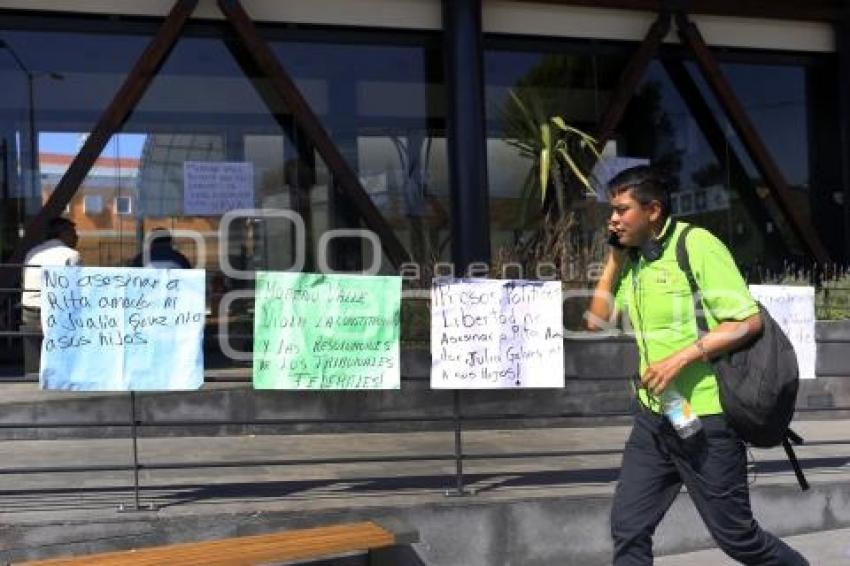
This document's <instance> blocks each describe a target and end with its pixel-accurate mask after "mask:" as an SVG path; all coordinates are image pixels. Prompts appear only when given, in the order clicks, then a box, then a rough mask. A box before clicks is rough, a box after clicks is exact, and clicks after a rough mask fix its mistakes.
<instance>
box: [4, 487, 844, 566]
mask: <svg viewBox="0 0 850 566" xmlns="http://www.w3.org/2000/svg"><path fill="white" fill-rule="evenodd" d="M752 499H753V508H754V510H755V512H756V515H757V517H759V521H760V523H761V524H762V525H763V526H764V527H765V528H767V529H768V530H770V531H772V532H774V533H775V534H777V535H779V536H789V535H794V534H800V533H806V532H813V531H818V530H825V529H836V528H841V527H847V526H850V495H848V493H847V486H846V484H843V483H836V484H821V485H817V486H815V487H814V488H813V489H812V491H811V492H808V493H805V494H803V493H801V492H800V491H799V489H797V488H794V487H790V486H765V487H759V488H756V489H755V490H754V492H753V497H752ZM609 510H610V498H609V497H586V498H583V497H576V498H559V497H543V498H536V499H528V500H512V501H498V500H482V499H476V498H464V499H455V500H451V499H446V500H445V501H443V502H440V503H433V504H424V505H416V506H411V507H408V508H393V507H371V508H369V509H353V510H348V511H342V510H340V511H312V512H310V511H307V512H305V511H300V512H250V511H245V512H240V513H232V514H208V515H193V516H180V517H160V516H157V515H156V514H141V515H132V516H116V517H115V519H113V520H99V521H88V522H45V523H40V524H29V525H18V526H9V525H5V526H2V527H0V559H3V560H22V559H27V558H28V559H32V558H45V557H51V556H56V555H60V554H78V553H92V552H103V551H108V550H120V549H131V548H139V547H143V546H153V545H161V544H172V543H176V542H185V541H191V540H210V539H215V538H224V537H232V536H242V535H249V534H259V533H264V532H271V531H275V530H281V529H286V528H304V527H308V526H311V525H316V524H327V523H334V522H348V521H355V520H375V521H378V522H381V521H391V522H392V521H402V522H403V523H405V524H408V525H411V526H412V527H413V528H414V529H416V530H418V532H419V539H420V540H419V542H417V543H415V544H413V549H414V553H413V556H411V557H410V559H411V560H416V562H412V561H411V562H404V563H402V562H398V563H396V566H405V565H406V564H427V565H429V566H457V565H458V564H463V565H464V566H499V565H508V564H523V566H551V565H552V564H568V565H572V564H575V565H589V566H593V565H597V564H598V565H602V564H610V552H611V543H610V537H609V534H608V532H609V530H608V528H609V527H608V514H609ZM713 546H714V545H713V543H712V541H711V539H710V537H709V536H708V533H707V532H706V530H705V528H704V526H703V525H702V522H701V520H700V518H699V516H698V515H697V513H696V511H695V510H694V508H693V506H692V505H691V503H690V501H689V499H688V498H687V496H686V495H682V496H680V497H679V498H678V499H677V500H676V502H675V503H674V504H673V506H672V508H671V509H670V512H669V513H668V515H667V517H666V518H665V520H664V521H663V522H662V524H661V526H660V527H659V531H658V533H657V535H656V544H655V548H656V550H657V552H658V554H659V555H661V554H675V553H682V552H689V551H693V550H699V549H704V548H712V547H713Z"/></svg>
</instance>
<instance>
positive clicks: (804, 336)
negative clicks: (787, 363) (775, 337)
mask: <svg viewBox="0 0 850 566" xmlns="http://www.w3.org/2000/svg"><path fill="white" fill-rule="evenodd" d="M750 292H751V293H752V294H753V298H755V299H756V300H757V301H759V302H760V303H761V304H763V305H764V307H765V308H766V309H767V311H768V312H769V313H770V316H772V317H773V319H774V320H775V321H776V322H777V324H779V326H781V327H782V330H784V331H785V334H786V335H787V336H788V339H789V340H790V341H791V344H793V345H794V353H796V354H797V364H798V365H799V366H800V379H814V378H815V359H816V354H817V344H816V343H815V289H814V287H791V286H787V285H750Z"/></svg>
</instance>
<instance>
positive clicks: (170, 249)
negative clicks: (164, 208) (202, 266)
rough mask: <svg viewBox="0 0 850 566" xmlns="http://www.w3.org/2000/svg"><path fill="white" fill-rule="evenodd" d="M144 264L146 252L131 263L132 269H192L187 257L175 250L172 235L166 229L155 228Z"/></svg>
mask: <svg viewBox="0 0 850 566" xmlns="http://www.w3.org/2000/svg"><path fill="white" fill-rule="evenodd" d="M147 259H148V261H147V263H144V260H145V257H144V252H142V253H139V254H137V255H136V257H134V258H133V259H132V261H130V267H158V268H161V269H191V268H192V264H191V263H189V260H188V259H186V256H184V255H183V254H181V253H180V252H178V251H177V250H176V249H174V246H173V240H172V238H171V233H170V232H169V231H168V230H166V229H165V228H154V229H153V230H152V231H151V234H150V254H149V257H148V258H147Z"/></svg>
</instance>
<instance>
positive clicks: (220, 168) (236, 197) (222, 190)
mask: <svg viewBox="0 0 850 566" xmlns="http://www.w3.org/2000/svg"><path fill="white" fill-rule="evenodd" d="M183 208H184V210H185V213H186V214H197V215H201V216H203V215H207V216H215V215H219V214H224V213H225V212H228V211H230V210H235V209H240V208H254V167H253V165H252V164H251V163H241V162H235V163H231V162H217V161H186V162H185V163H183Z"/></svg>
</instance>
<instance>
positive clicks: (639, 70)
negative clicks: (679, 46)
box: [596, 12, 670, 149]
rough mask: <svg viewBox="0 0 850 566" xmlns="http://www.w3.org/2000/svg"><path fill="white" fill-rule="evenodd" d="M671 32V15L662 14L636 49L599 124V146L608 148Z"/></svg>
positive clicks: (597, 138)
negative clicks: (639, 85)
mask: <svg viewBox="0 0 850 566" xmlns="http://www.w3.org/2000/svg"><path fill="white" fill-rule="evenodd" d="M669 31H670V14H668V13H666V12H662V13H661V14H659V15H658V18H657V19H656V20H655V21H654V22H653V23H652V26H650V28H649V31H647V33H646V37H644V38H643V41H642V42H641V43H640V45H639V46H638V48H637V50H636V51H635V52H634V54H633V55H632V58H631V59H629V62H628V63H627V64H626V68H625V69H624V70H623V73H622V74H621V75H620V79H619V81H618V82H617V87H616V88H615V89H614V94H613V95H612V96H611V101H610V102H609V103H608V108H607V109H606V110H605V114H603V115H602V119H601V120H600V121H599V126H598V128H597V130H596V140H597V142H598V143H599V148H600V149H601V148H603V147H605V143H606V142H607V141H608V140H609V139H610V138H611V136H612V135H613V133H614V130H615V129H616V127H617V125H618V124H619V123H620V120H621V119H622V118H623V114H624V113H625V111H626V107H627V106H628V104H629V101H630V100H631V99H632V97H633V96H634V94H635V91H636V90H637V87H638V84H640V81H641V79H642V78H643V77H644V75H645V74H646V69H647V67H649V63H650V62H651V61H652V58H653V57H654V56H655V54H656V53H657V52H658V46H659V45H661V42H662V41H663V40H664V37H665V36H666V35H667V33H668V32H669Z"/></svg>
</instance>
